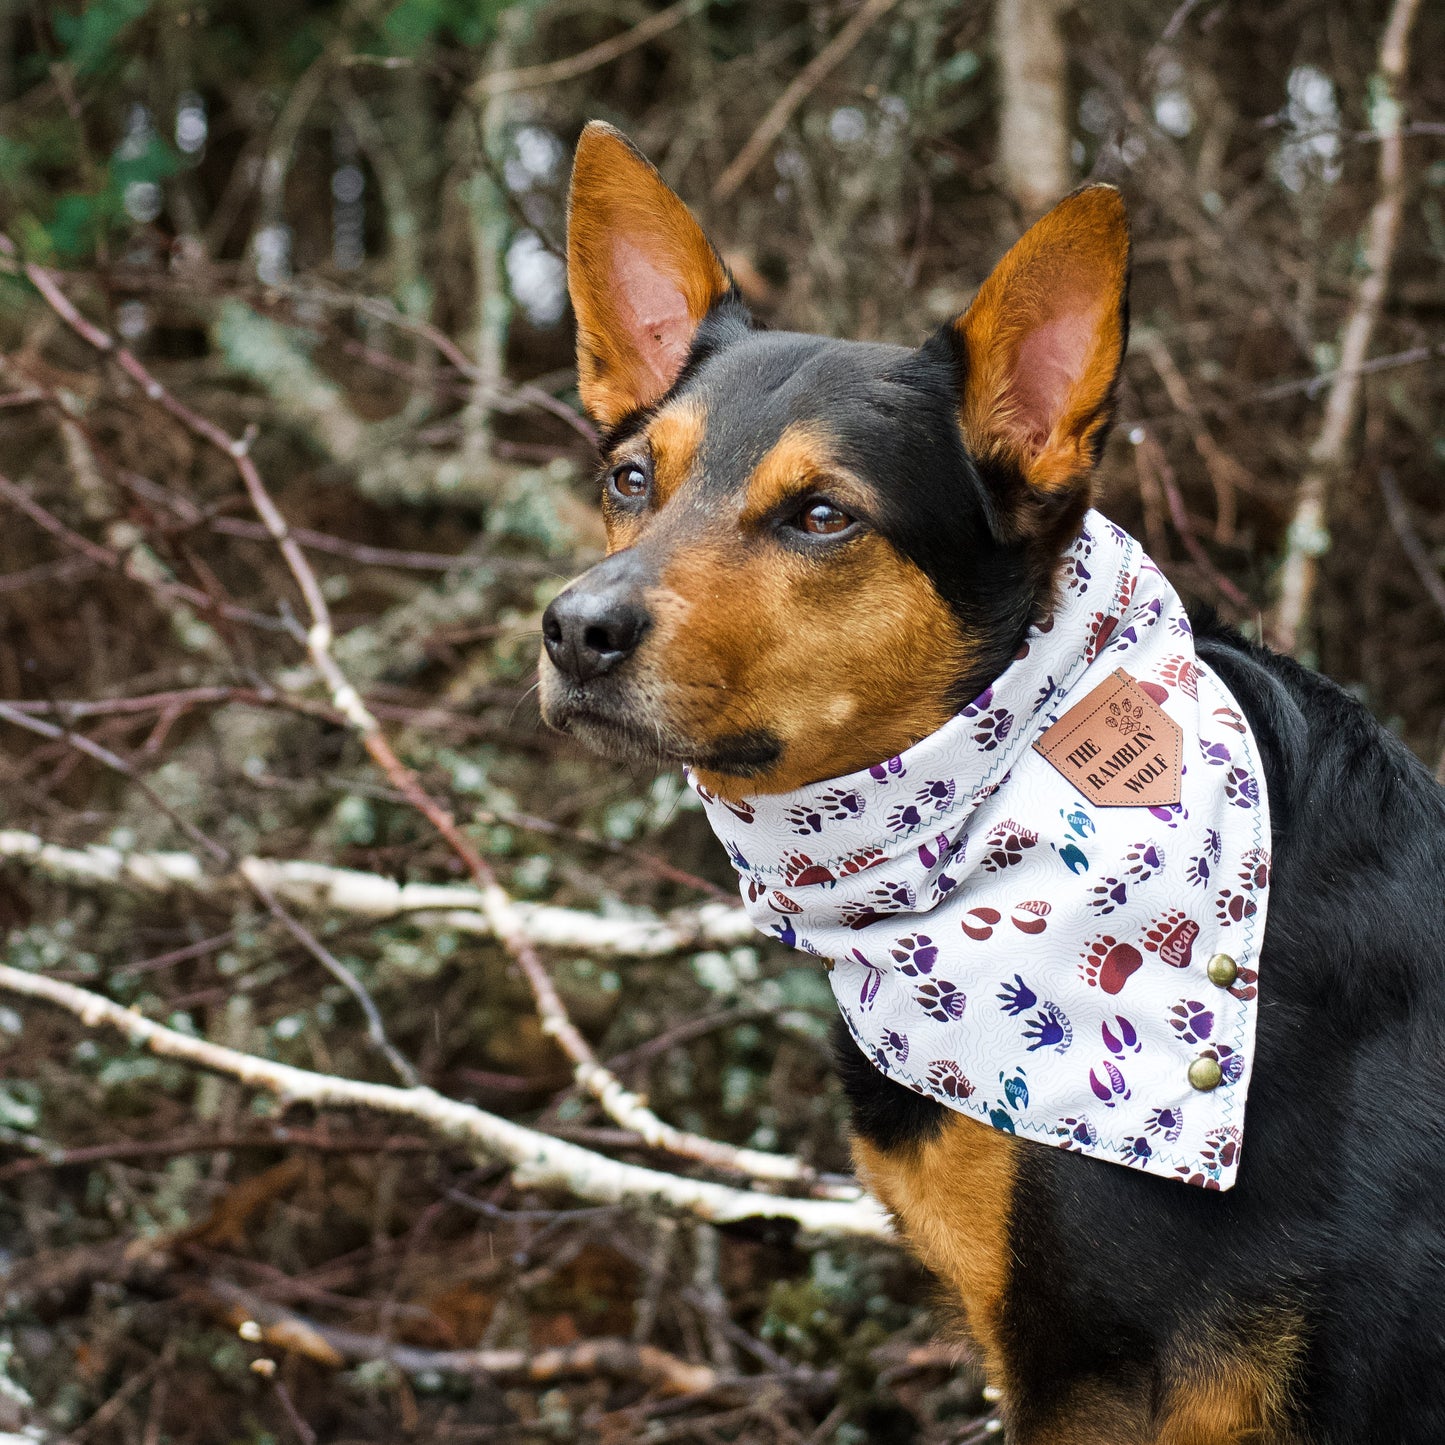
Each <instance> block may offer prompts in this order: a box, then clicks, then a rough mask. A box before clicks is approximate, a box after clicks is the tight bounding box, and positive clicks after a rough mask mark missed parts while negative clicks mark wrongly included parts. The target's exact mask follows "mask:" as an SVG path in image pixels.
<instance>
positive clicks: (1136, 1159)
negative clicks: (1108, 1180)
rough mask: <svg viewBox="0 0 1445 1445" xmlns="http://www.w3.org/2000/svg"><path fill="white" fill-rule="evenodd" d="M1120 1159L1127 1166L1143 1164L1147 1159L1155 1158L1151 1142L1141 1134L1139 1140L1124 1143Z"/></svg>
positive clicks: (1129, 1140) (1127, 1140)
mask: <svg viewBox="0 0 1445 1445" xmlns="http://www.w3.org/2000/svg"><path fill="white" fill-rule="evenodd" d="M1119 1157H1120V1158H1121V1159H1122V1160H1123V1161H1124V1162H1125V1163H1126V1164H1142V1163H1144V1161H1145V1160H1146V1159H1152V1158H1153V1157H1154V1150H1153V1149H1152V1148H1151V1147H1150V1144H1149V1141H1148V1140H1147V1139H1146V1138H1144V1136H1143V1135H1142V1134H1141V1135H1140V1136H1139V1137H1138V1138H1137V1139H1126V1140H1125V1141H1124V1148H1123V1150H1122V1151H1121V1153H1120V1155H1119Z"/></svg>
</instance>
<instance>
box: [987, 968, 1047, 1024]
mask: <svg viewBox="0 0 1445 1445" xmlns="http://www.w3.org/2000/svg"><path fill="white" fill-rule="evenodd" d="M997 997H998V1001H999V1003H1000V1004H1001V1005H1002V1007H1003V1012H1004V1013H1006V1014H1007V1015H1008V1016H1009V1017H1010V1018H1017V1017H1018V1016H1019V1015H1020V1014H1023V1013H1027V1012H1028V1011H1029V1010H1030V1009H1031V1008H1032V1007H1033V1006H1034V1005H1035V1004H1036V1003H1037V1002H1038V1001H1039V996H1038V994H1036V993H1035V992H1034V991H1033V989H1031V988H1030V987H1029V986H1028V984H1026V983H1025V982H1024V976H1023V974H1021V973H1016V974H1014V981H1013V982H1012V983H1008V982H1004V983H1000V984H999V992H998V995H997Z"/></svg>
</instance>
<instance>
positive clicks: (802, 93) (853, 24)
mask: <svg viewBox="0 0 1445 1445" xmlns="http://www.w3.org/2000/svg"><path fill="white" fill-rule="evenodd" d="M897 3H898V0H865V3H864V4H863V6H862V7H861V8H860V9H859V10H858V12H857V13H856V14H855V15H854V16H853V18H852V19H851V20H849V21H848V23H847V24H846V25H845V26H844V27H843V28H842V29H841V30H840V31H839V32H838V33H837V34H836V35H835V36H834V37H833V38H832V39H831V40H830V41H829V42H828V43H827V44H826V45H825V46H824V47H823V48H822V49H821V50H820V51H819V52H818V53H817V54H816V55H815V56H814V57H813V58H812V59H811V60H810V61H809V62H808V63H807V64H806V65H805V66H804V67H803V68H802V70H800V71H799V72H798V74H797V75H796V76H795V77H794V78H793V80H792V82H791V84H789V86H788V88H787V89H786V90H785V91H783V93H782V94H781V95H780V96H779V97H778V98H777V100H775V101H774V102H773V104H772V106H771V107H770V108H769V110H768V113H767V114H766V115H765V116H764V117H763V118H762V120H760V121H759V122H758V125H757V128H756V129H755V130H754V131H753V133H752V135H750V136H749V137H748V139H747V143H746V144H745V145H744V146H743V148H742V150H740V151H739V152H738V153H737V155H736V156H734V157H733V160H732V162H731V164H729V166H728V168H727V169H726V170H725V171H724V172H723V173H722V175H720V176H719V177H718V178H717V180H716V182H715V183H714V184H713V188H712V199H713V203H714V204H715V205H724V204H726V203H727V202H728V201H730V200H732V198H733V197H734V196H735V195H736V194H737V192H738V188H739V187H740V186H741V185H742V183H743V182H744V181H745V180H747V178H748V177H749V176H750V175H751V174H752V173H753V168H754V167H755V166H756V165H757V163H758V162H759V161H760V160H762V158H763V157H764V156H765V155H766V154H767V153H768V147H769V146H771V145H772V143H773V142H774V141H775V140H777V138H778V137H779V136H780V135H781V134H782V133H783V127H784V126H786V125H787V123H788V122H789V121H790V120H792V118H793V113H794V112H795V111H796V110H797V109H798V107H799V106H800V105H802V103H803V102H804V101H805V100H806V99H807V98H808V96H809V95H810V94H812V92H813V91H814V90H815V89H816V88H817V87H818V86H819V85H821V84H822V83H823V81H824V80H826V79H827V78H828V76H829V75H830V74H831V73H832V72H833V70H834V69H836V68H837V66H839V65H840V64H841V63H842V62H843V61H844V60H845V59H847V57H848V56H849V55H850V54H851V53H852V51H853V50H854V49H855V48H856V46H857V45H858V42H859V41H860V40H862V39H863V37H864V36H865V35H866V34H867V33H868V31H869V30H870V29H871V28H872V27H873V26H874V25H875V24H876V23H877V22H878V21H879V20H881V19H882V18H883V17H884V16H885V15H886V14H887V13H888V12H889V11H890V10H892V9H893V7H894V6H895V5H896V4H897Z"/></svg>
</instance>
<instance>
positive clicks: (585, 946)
mask: <svg viewBox="0 0 1445 1445" xmlns="http://www.w3.org/2000/svg"><path fill="white" fill-rule="evenodd" d="M0 860H5V861H10V862H13V863H17V864H19V865H21V866H22V867H26V868H30V869H33V870H34V871H35V872H37V873H39V874H42V875H43V876H44V877H46V878H49V879H51V880H52V881H54V882H56V883H62V884H66V885H68V886H70V887H75V888H97V887H124V888H131V889H135V890H137V891H139V892H141V893H147V894H152V895H156V896H164V895H166V894H170V893H183V894H189V895H192V896H196V897H201V898H213V899H217V900H226V899H228V898H230V897H232V896H234V895H236V894H239V893H241V892H244V891H248V890H247V889H246V886H245V878H244V877H243V876H238V875H242V874H245V875H249V876H250V877H253V878H255V879H257V880H258V881H260V882H261V883H262V884H263V885H264V886H265V887H266V888H267V889H269V890H270V891H271V892H272V893H273V894H274V895H275V896H276V897H277V898H278V899H280V900H281V901H282V902H284V903H287V904H289V905H290V906H291V907H293V908H298V909H300V910H301V911H303V912H306V913H313V914H314V913H333V914H341V915H342V916H345V917H352V918H363V919H373V920H377V921H382V920H388V919H399V918H408V919H412V920H414V921H415V922H416V923H417V924H418V925H419V926H423V927H428V928H447V929H452V930H454V931H456V932H458V933H465V934H469V935H471V936H474V937H482V938H491V937H493V936H494V933H493V928H492V921H491V919H490V918H489V917H488V916H487V914H486V913H485V912H484V911H483V909H482V907H481V895H480V893H479V891H478V890H477V889H476V888H474V887H473V886H471V885H470V884H466V883H398V882H396V881H395V879H392V878H384V877H382V876H381V875H380V874H377V873H363V872H361V871H360V870H358V869H353V868H335V867H332V866H330V865H329V864H326V863H311V862H307V861H306V860H304V859H278V858H257V857H246V858H242V859H241V860H240V861H239V862H238V864H237V866H236V869H235V870H234V872H221V871H216V870H208V869H207V868H206V867H204V866H203V865H202V863H201V860H200V859H199V858H198V857H196V855H195V854H192V853H182V852H160V851H157V852H147V851H144V850H126V849H122V848H115V847H112V846H110V845H109V844H103V843H90V844H87V845H86V846H84V847H81V848H66V847H62V846H61V845H60V844H58V843H50V842H47V841H46V840H45V839H44V838H41V837H39V836H38V835H37V834H35V833H28V832H25V831H23V830H20V829H14V828H10V829H3V828H0ZM512 912H513V917H514V919H515V920H516V922H517V925H518V927H519V928H520V929H521V930H522V932H523V933H524V934H525V935H526V937H527V938H528V940H529V941H530V942H531V943H532V944H533V945H534V946H535V947H537V948H556V949H571V950H575V951H577V952H581V953H587V954H592V955H595V956H597V957H605V958H666V957H668V956H670V955H672V954H675V953H685V952H687V951H689V950H693V949H704V948H736V947H738V946H739V945H740V944H744V943H749V942H751V941H753V940H754V939H755V938H756V934H755V933H754V932H753V927H752V924H750V923H749V922H748V919H747V915H746V914H744V913H743V911H742V909H741V908H737V907H734V906H732V905H729V904H724V903H704V904H702V905H701V906H699V907H697V908H680V909H678V910H677V911H676V912H675V913H670V914H667V915H665V916H662V917H659V916H658V915H656V914H646V913H643V912H642V911H641V910H634V912H633V916H630V917H626V918H604V917H601V916H599V915H598V914H595V913H587V912H584V911H583V910H582V909H580V908H560V907H557V906H555V905H552V904H546V903H516V902H514V903H513V904H512Z"/></svg>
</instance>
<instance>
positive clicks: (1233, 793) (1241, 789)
mask: <svg viewBox="0 0 1445 1445" xmlns="http://www.w3.org/2000/svg"><path fill="white" fill-rule="evenodd" d="M1224 795H1225V797H1227V798H1228V799H1229V801H1230V802H1231V803H1233V804H1234V806H1235V807H1236V808H1253V807H1255V806H1256V805H1257V804H1258V803H1259V781H1258V779H1257V778H1255V776H1254V774H1253V773H1247V772H1245V770H1244V769H1243V768H1231V769H1230V770H1229V771H1228V772H1227V773H1226V774H1225V775H1224Z"/></svg>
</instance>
